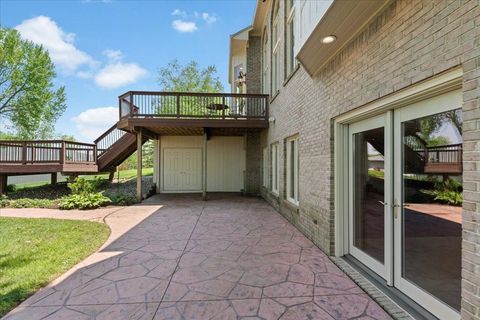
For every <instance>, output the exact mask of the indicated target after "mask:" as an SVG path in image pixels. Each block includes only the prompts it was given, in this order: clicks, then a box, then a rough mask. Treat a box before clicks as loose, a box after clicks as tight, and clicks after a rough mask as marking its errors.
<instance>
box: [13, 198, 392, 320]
mask: <svg viewBox="0 0 480 320" xmlns="http://www.w3.org/2000/svg"><path fill="white" fill-rule="evenodd" d="M152 204H154V205H161V206H162V207H161V208H160V209H158V210H156V211H155V212H154V213H152V214H149V215H145V218H144V220H143V221H141V222H140V223H138V224H137V225H136V226H135V227H133V228H131V229H130V230H125V232H124V233H123V234H122V235H121V236H119V237H118V238H117V239H116V240H114V241H113V242H111V243H109V244H108V245H107V246H105V247H104V248H103V249H102V250H101V252H100V253H102V254H107V255H106V258H105V259H103V260H101V261H96V262H95V263H92V264H86V265H85V266H83V267H80V268H77V269H76V270H74V271H72V272H71V274H69V275H68V276H67V277H65V278H64V279H62V280H61V281H57V282H56V283H54V285H51V286H49V287H47V288H45V289H44V290H42V291H40V292H38V293H37V294H35V295H34V296H32V297H31V298H29V299H28V300H27V301H25V302H24V303H23V304H22V305H20V306H19V307H18V308H17V309H15V310H14V311H13V312H11V313H10V314H9V315H7V317H6V318H7V319H222V320H224V319H247V318H248V319H390V317H389V316H388V315H387V314H386V313H385V312H384V311H383V309H381V308H380V307H379V306H378V305H377V304H376V303H375V302H374V301H373V300H372V299H371V298H370V297H369V296H367V295H366V294H365V293H364V292H363V291H362V290H361V289H360V288H359V287H357V286H356V285H355V284H354V283H353V282H352V281H351V280H350V279H349V278H348V277H347V276H346V275H345V274H344V273H343V272H342V271H340V270H339V269H338V268H337V267H336V266H335V265H334V264H333V263H332V262H331V261H330V260H329V258H328V257H327V256H326V255H325V254H324V253H323V252H322V251H320V250H319V249H318V248H317V247H315V246H314V245H313V244H312V242H310V241H309V240H308V239H307V238H305V237H304V236H303V235H302V234H301V233H300V232H299V231H297V230H296V229H295V228H294V227H293V226H292V225H291V224H290V223H288V222H287V221H286V220H285V219H284V218H282V217H281V216H280V215H279V214H278V213H277V212H275V211H274V210H273V209H272V208H271V207H270V206H269V205H268V204H267V203H266V202H264V201H262V200H260V199H253V198H245V197H241V196H237V195H220V194H218V195H215V194H214V195H211V196H210V200H209V201H207V202H203V201H201V199H200V197H199V196H197V195H170V196H165V195H162V196H160V195H159V196H155V197H153V198H150V199H149V200H147V201H145V202H144V203H143V204H142V205H144V206H151V205H152ZM138 207H139V206H135V207H132V209H129V208H126V209H124V210H122V211H125V210H132V212H131V214H135V211H138V210H139V209H140V208H138ZM111 218H112V219H115V217H114V216H113V215H112V216H111ZM124 218H125V213H124ZM107 222H108V221H107Z"/></svg>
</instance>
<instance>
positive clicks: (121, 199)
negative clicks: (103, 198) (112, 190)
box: [110, 194, 137, 206]
mask: <svg viewBox="0 0 480 320" xmlns="http://www.w3.org/2000/svg"><path fill="white" fill-rule="evenodd" d="M110 199H111V200H112V203H113V204H114V205H117V206H129V205H132V204H134V203H136V202H137V199H136V198H135V197H132V196H129V195H125V194H115V195H113V196H110Z"/></svg>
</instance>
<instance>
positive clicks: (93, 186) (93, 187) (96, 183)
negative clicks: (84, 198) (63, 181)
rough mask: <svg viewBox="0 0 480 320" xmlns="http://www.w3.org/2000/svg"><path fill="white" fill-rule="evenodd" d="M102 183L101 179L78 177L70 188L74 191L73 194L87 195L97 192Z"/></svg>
mask: <svg viewBox="0 0 480 320" xmlns="http://www.w3.org/2000/svg"><path fill="white" fill-rule="evenodd" d="M101 183H102V181H101V178H99V177H95V178H94V179H93V180H87V179H85V178H82V177H77V178H75V180H73V182H70V183H69V184H68V188H69V189H70V190H71V191H72V194H79V195H86V194H90V193H94V192H95V191H97V189H98V188H99V187H100V184H101Z"/></svg>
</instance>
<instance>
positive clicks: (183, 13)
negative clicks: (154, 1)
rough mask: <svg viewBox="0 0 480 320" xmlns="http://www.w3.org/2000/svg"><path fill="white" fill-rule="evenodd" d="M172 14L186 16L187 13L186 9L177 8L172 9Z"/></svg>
mask: <svg viewBox="0 0 480 320" xmlns="http://www.w3.org/2000/svg"><path fill="white" fill-rule="evenodd" d="M172 16H180V17H183V18H186V17H187V13H186V12H185V11H182V10H180V9H175V10H173V11H172Z"/></svg>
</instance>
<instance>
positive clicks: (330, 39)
mask: <svg viewBox="0 0 480 320" xmlns="http://www.w3.org/2000/svg"><path fill="white" fill-rule="evenodd" d="M335 40H337V36H334V35H333V34H331V35H329V36H326V37H323V38H322V43H326V44H328V43H332V42H335Z"/></svg>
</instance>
